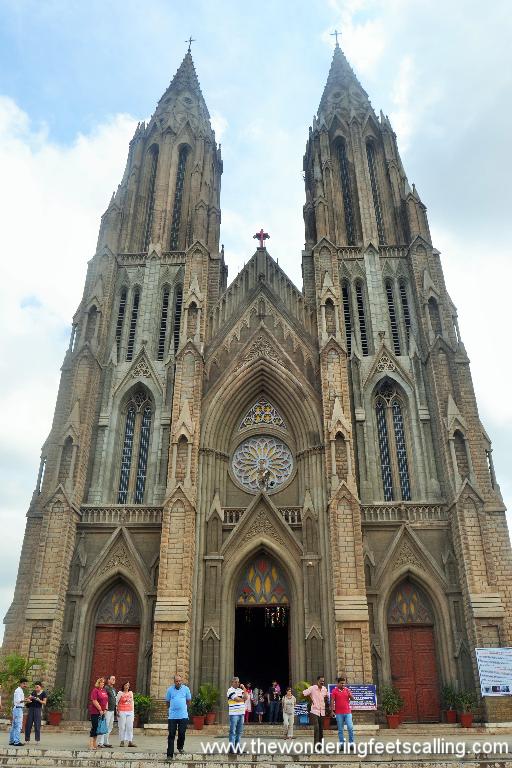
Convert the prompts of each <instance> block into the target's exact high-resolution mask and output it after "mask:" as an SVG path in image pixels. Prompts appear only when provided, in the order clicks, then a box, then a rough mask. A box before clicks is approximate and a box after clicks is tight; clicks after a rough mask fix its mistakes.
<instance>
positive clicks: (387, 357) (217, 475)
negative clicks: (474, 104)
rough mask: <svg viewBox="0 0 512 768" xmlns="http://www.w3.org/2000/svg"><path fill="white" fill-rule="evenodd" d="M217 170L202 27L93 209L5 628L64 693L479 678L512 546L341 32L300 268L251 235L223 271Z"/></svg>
mask: <svg viewBox="0 0 512 768" xmlns="http://www.w3.org/2000/svg"><path fill="white" fill-rule="evenodd" d="M307 98H308V99H309V98H310V97H307ZM222 170H223V166H222V158H221V152H220V148H219V147H218V146H217V144H216V142H215V136H214V132H213V130H212V127H211V124H210V119H209V113H208V108H207V106H206V103H205V100H204V98H203V95H202V93H201V90H200V87H199V82H198V79H197V76H196V72H195V69H194V65H193V61H192V57H191V54H190V52H188V53H187V54H186V56H185V58H184V59H183V62H182V64H181V66H180V67H179V69H178V71H177V73H176V75H175V77H174V79H173V80H172V82H171V84H170V86H169V88H168V89H167V91H166V92H165V94H164V95H163V96H162V98H161V99H160V101H159V103H158V105H157V108H156V110H155V113H154V115H153V116H152V118H151V119H150V121H149V123H148V124H147V125H145V124H144V123H141V124H139V125H138V127H137V130H136V132H135V135H134V137H133V139H132V141H131V142H130V147H129V153H128V161H127V164H126V170H125V173H124V176H123V179H122V181H121V184H120V186H119V188H118V190H117V192H116V194H115V195H114V196H113V198H112V200H111V201H110V204H109V206H108V208H107V210H106V212H105V214H104V215H103V217H102V222H101V228H100V234H99V238H98V246H97V250H96V253H95V254H94V256H93V257H92V259H91V261H90V262H89V267H88V272H87V278H86V283H85V288H84V293H83V298H82V301H81V303H80V306H79V308H78V310H77V312H76V315H75V317H74V319H73V334H72V340H71V343H70V346H69V349H68V351H67V353H66V356H65V359H64V364H63V367H62V378H61V383H60V387H59V392H58V397H57V405H56V409H55V416H54V420H53V424H52V427H51V431H50V434H49V436H48V438H47V440H46V441H45V443H44V445H43V448H42V454H41V466H40V471H39V476H38V480H37V485H36V489H35V491H34V494H33V497H32V500H31V502H30V506H29V510H28V514H27V526H26V532H25V539H24V544H23V550H22V553H21V560H20V567H19V573H18V580H17V583H16V591H15V595H14V600H13V603H12V605H11V608H10V609H9V611H8V614H7V616H6V618H5V623H6V631H5V641H4V649H5V650H16V651H19V652H20V653H23V654H24V655H27V656H30V657H37V658H43V659H44V660H45V663H46V673H45V674H46V676H47V680H46V683H47V684H48V685H49V686H50V687H51V686H53V685H54V684H55V683H57V684H60V685H63V686H64V688H65V691H66V701H67V709H68V714H69V716H70V717H72V718H81V717H83V716H84V713H85V707H86V705H87V700H88V691H89V687H90V685H91V682H94V680H95V679H96V677H98V676H99V675H100V674H106V673H108V674H110V673H114V674H116V676H117V678H118V680H120V679H123V680H125V679H127V680H130V682H131V684H132V687H133V688H134V689H137V690H139V691H143V692H148V693H150V694H151V695H152V696H153V697H154V698H155V699H156V701H157V702H158V701H160V700H161V699H162V698H163V696H164V693H165V690H166V688H167V686H168V685H169V682H170V680H171V678H172V675H173V674H174V673H175V672H176V671H179V672H181V673H182V674H183V675H184V676H185V678H186V679H188V680H189V682H190V685H191V686H192V688H194V689H197V687H198V685H199V684H201V683H203V682H210V683H214V684H215V685H216V686H218V687H219V688H220V689H224V688H225V686H226V685H227V683H228V681H229V680H230V677H231V676H232V675H233V673H236V674H238V675H239V676H240V677H242V678H245V679H246V680H250V681H251V682H252V683H253V684H258V685H259V686H266V685H269V684H270V683H271V681H272V680H274V679H277V680H279V682H280V683H281V685H285V684H287V683H288V681H291V682H292V683H296V682H297V681H300V680H308V681H312V680H313V679H315V678H316V676H317V675H318V674H324V675H325V676H326V679H327V680H329V681H333V680H334V679H335V675H336V674H337V673H340V672H343V673H345V674H346V675H347V677H348V679H349V681H350V682H352V683H357V682H360V683H363V682H364V683H370V682H374V683H375V684H376V685H377V686H378V687H379V686H381V685H382V684H386V683H389V682H391V681H393V682H394V683H395V685H397V686H398V687H399V688H400V690H401V693H402V696H403V698H404V700H405V707H404V719H406V720H410V721H419V722H433V721H436V720H438V719H439V718H440V698H439V693H440V689H441V686H442V685H443V684H448V683H451V684H453V685H454V686H455V687H457V688H459V689H465V690H477V691H478V690H479V687H478V673H477V668H476V662H475V647H479V646H488V647H493V646H496V647H498V646H502V645H512V626H511V618H512V595H511V592H510V584H511V583H512V561H511V551H510V545H509V541H508V534H507V527H506V521H505V509H504V505H503V501H502V498H501V495H500V490H499V487H498V485H497V481H496V478H495V475H494V470H493V464H492V453H491V444H490V440H489V438H488V436H487V434H486V432H485V429H484V427H483V425H482V423H481V421H480V419H479V415H478V409H477V405H476V401H475V395H474V390H473V386H472V382H471V375H470V370H469V360H468V358H467V355H466V352H465V349H464V345H463V343H462V341H461V337H460V333H459V329H458V325H457V315H456V310H455V307H454V305H453V303H452V302H451V300H450V297H449V295H448V293H447V290H446V286H445V283H444V278H443V273H442V269H441V263H440V258H439V252H438V251H437V250H436V249H435V248H434V247H433V245H432V242H431V238H430V234H429V227H428V221H427V215H426V209H425V205H424V204H423V203H422V201H421V199H420V197H419V195H418V192H417V191H416V189H415V188H414V186H413V187H412V188H411V186H410V185H409V182H408V180H407V177H406V175H405V171H404V168H403V166H402V162H401V160H400V156H399V154H398V149H397V144H396V137H395V134H394V133H393V130H392V127H391V125H390V122H389V120H388V118H387V117H385V116H384V115H383V114H382V113H381V114H380V117H377V116H376V115H375V113H374V111H373V109H372V106H371V104H370V102H369V100H368V96H367V94H366V93H365V91H364V90H363V88H362V87H361V85H360V83H359V82H358V80H357V78H356V76H355V74H354V72H353V71H352V69H351V67H350V66H349V64H348V62H347V60H346V59H345V56H344V55H343V53H342V51H341V49H340V48H339V46H338V45H336V48H335V50H334V56H333V60H332V64H331V69H330V72H329V76H328V79H327V84H326V86H325V89H324V92H323V95H322V98H321V101H320V105H319V108H318V113H317V115H316V116H315V118H314V120H313V126H312V128H310V131H309V138H308V141H307V146H306V153H305V156H304V174H305V186H306V200H305V205H304V222H305V248H304V251H303V253H302V273H303V287H302V290H299V289H298V288H297V287H296V286H295V285H294V284H293V283H292V282H291V281H290V280H289V278H288V277H287V276H286V274H285V273H284V272H283V271H282V270H281V269H280V267H279V266H278V264H277V263H276V261H275V260H274V259H273V258H272V257H271V256H270V254H269V253H268V252H267V250H266V249H265V248H264V247H259V248H257V250H256V252H255V253H254V255H253V256H252V258H250V259H249V260H248V262H247V264H246V266H245V267H244V268H243V270H242V271H241V272H240V273H239V274H238V275H237V276H236V277H235V279H234V280H233V282H231V283H230V284H229V285H228V284H227V269H226V265H225V262H224V253H223V250H220V249H219V237H220V224H221V209H220V181H221V174H222ZM509 699H510V697H505V698H500V697H497V698H491V699H490V698H486V699H483V700H481V701H480V708H481V714H482V716H484V717H486V718H488V719H491V720H498V719H504V720H510V719H512V713H509V712H507V707H509V704H508V701H509ZM154 717H158V706H157V713H156V714H155V715H154ZM366 717H367V718H368V717H373V714H371V715H366Z"/></svg>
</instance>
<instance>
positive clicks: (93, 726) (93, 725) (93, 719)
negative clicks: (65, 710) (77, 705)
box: [89, 712, 100, 739]
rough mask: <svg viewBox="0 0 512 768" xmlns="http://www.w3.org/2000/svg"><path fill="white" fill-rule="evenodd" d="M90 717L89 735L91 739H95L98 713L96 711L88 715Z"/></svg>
mask: <svg viewBox="0 0 512 768" xmlns="http://www.w3.org/2000/svg"><path fill="white" fill-rule="evenodd" d="M90 718H91V730H90V731H89V736H90V737H91V739H95V738H96V737H97V736H98V721H99V719H100V713H99V712H98V714H97V715H90Z"/></svg>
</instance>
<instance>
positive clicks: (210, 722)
mask: <svg viewBox="0 0 512 768" xmlns="http://www.w3.org/2000/svg"><path fill="white" fill-rule="evenodd" d="M216 717H217V715H216V714H215V712H208V714H207V715H205V718H204V722H205V724H206V725H213V724H214V722H215V718H216Z"/></svg>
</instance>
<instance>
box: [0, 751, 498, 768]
mask: <svg viewBox="0 0 512 768" xmlns="http://www.w3.org/2000/svg"><path fill="white" fill-rule="evenodd" d="M173 762H174V763H175V764H176V765H178V766H180V768H201V767H203V768H224V767H230V768H233V766H234V765H239V766H242V768H245V766H249V765H253V766H254V765H257V766H258V768H267V766H268V768H278V767H279V768H283V766H284V765H288V764H290V768H291V764H292V763H293V766H294V768H301V767H302V766H304V767H305V768H314V767H315V766H318V768H335V766H337V765H340V764H342V765H343V767H344V768H367V767H368V766H369V765H372V764H373V765H375V768H390V766H391V765H397V766H401V768H410V766H412V765H414V766H415V767H416V766H418V768H421V767H422V766H424V767H425V768H455V766H457V765H464V766H465V768H487V767H488V768H493V767H494V766H496V765H499V768H512V760H502V759H501V758H500V760H499V763H496V758H495V757H494V758H489V759H487V758H485V757H482V756H478V757H477V758H471V757H469V756H468V757H466V758H464V759H462V760H461V759H460V758H459V757H456V756H454V757H453V758H449V757H442V758H441V757H432V758H430V759H421V758H420V759H414V758H411V757H410V756H409V757H407V758H406V757H403V758H400V757H397V756H396V755H395V756H393V757H392V758H386V757H373V756H372V757H366V758H364V759H359V758H354V757H353V756H350V755H336V756H332V755H331V756H329V755H323V756H302V757H300V759H299V758H298V757H297V756H293V755H275V756H268V755H265V756H263V755H258V756H255V755H250V754H247V755H236V756H229V757H228V756H220V755H215V756H213V755H199V754H190V753H189V754H184V755H177V756H176V757H175V759H174V761H173ZM34 765H36V766H43V767H44V768H164V767H167V766H169V763H168V762H166V761H165V759H164V756H163V755H161V754H157V753H155V752H136V753H133V752H132V753H129V754H127V753H126V752H124V751H123V752H121V751H119V752H118V751H116V750H113V751H109V752H108V753H105V752H103V751H101V752H91V751H88V750H55V749H53V750H52V749H27V748H20V749H14V748H9V749H1V748H0V766H5V767H6V768H33V767H34Z"/></svg>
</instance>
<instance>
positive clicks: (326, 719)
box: [322, 715, 331, 731]
mask: <svg viewBox="0 0 512 768" xmlns="http://www.w3.org/2000/svg"><path fill="white" fill-rule="evenodd" d="M322 719H323V721H324V722H323V726H324V731H327V730H328V729H329V728H330V727H331V716H330V715H325V717H323V718H322Z"/></svg>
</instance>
